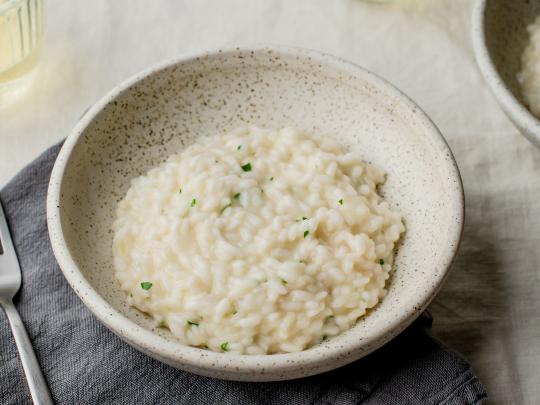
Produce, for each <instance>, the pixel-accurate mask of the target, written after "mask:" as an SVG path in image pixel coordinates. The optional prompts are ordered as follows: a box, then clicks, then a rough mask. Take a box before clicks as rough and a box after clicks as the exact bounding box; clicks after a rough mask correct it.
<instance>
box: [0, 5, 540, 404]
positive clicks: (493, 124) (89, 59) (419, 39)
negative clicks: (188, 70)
mask: <svg viewBox="0 0 540 405" xmlns="http://www.w3.org/2000/svg"><path fill="white" fill-rule="evenodd" d="M45 1H46V11H47V14H48V15H47V17H48V18H47V38H46V47H45V52H44V55H43V59H42V63H41V65H40V67H39V70H38V72H37V78H36V81H35V83H34V85H33V86H32V87H31V89H30V90H29V91H28V93H27V94H25V95H24V96H23V97H22V98H20V99H19V100H18V101H16V102H13V103H11V104H10V105H2V106H0V186H1V185H3V184H5V183H6V182H7V181H8V179H9V178H11V177H12V176H13V175H14V174H15V173H16V172H17V171H18V170H19V169H20V168H22V167H23V166H24V165H25V164H27V163H28V162H30V161H31V160H32V159H33V158H34V157H35V156H37V155H38V154H39V153H40V152H41V151H43V150H44V149H45V148H46V147H48V146H50V145H51V144H53V143H54V142H56V141H58V140H60V139H61V138H63V137H65V136H66V135H67V134H68V132H69V131H70V129H71V128H72V126H73V125H74V124H75V122H76V121H77V119H78V117H79V116H80V115H81V113H82V112H83V111H84V110H85V108H86V107H88V106H89V105H91V104H92V103H93V102H95V101H96V100H97V99H99V98H100V97H101V96H102V95H103V94H104V93H105V92H106V91H107V90H109V89H110V88H111V87H112V86H113V85H115V84H116V83H117V82H119V81H121V80H123V79H125V78H127V77H129V76H130V75H132V74H133V73H135V72H137V71H139V70H141V69H143V68H146V67H148V66H150V65H152V64H154V63H156V62H159V61H161V60H164V59H168V58H172V57H176V56H178V55H180V54H183V53H192V52H197V51H200V50H202V49H214V48H218V47H222V46H231V45H238V44H250V43H277V44H288V45H296V46H302V47H308V48H313V49H318V50H321V51H325V52H328V53H332V54H335V55H338V56H341V57H343V58H346V59H349V60H351V61H354V62H357V63H359V64H360V65H363V66H365V67H367V68H369V69H371V70H373V71H375V72H377V73H379V74H380V75H382V76H383V77H385V78H387V79H388V80H390V81H391V82H393V83H394V84H396V85H397V86H398V87H400V88H401V89H402V90H404V91H405V92H406V93H408V94H409V95H410V96H411V97H412V98H413V99H415V100H416V101H417V102H418V104H419V105H420V106H421V107H422V108H424V109H425V110H426V111H427V113H428V114H429V115H430V116H431V117H432V118H433V120H434V121H435V122H436V124H437V125H438V126H439V127H440V129H441V130H442V132H443V134H444V135H445V136H446V138H447V140H448V142H449V144H450V146H451V147H452V149H453V151H454V152H455V155H456V158H457V160H458V164H459V166H460V168H461V173H462V176H463V180H464V183H465V191H466V196H467V221H466V227H465V235H464V240H463V244H462V247H461V253H460V255H459V258H458V261H457V264H456V266H455V267H454V271H453V273H452V275H451V277H450V279H449V280H448V282H447V284H446V285H445V287H444V288H443V290H442V292H441V293H440V295H439V296H438V298H437V299H436V300H435V302H434V303H433V304H432V306H431V310H432V312H433V314H434V316H435V324H434V330H435V334H436V335H437V336H439V337H440V338H441V339H443V340H444V341H445V342H447V343H448V344H449V345H450V346H452V347H454V348H455V349H457V350H459V351H460V352H461V353H463V354H464V355H465V356H466V357H467V358H468V359H469V360H470V361H471V363H472V365H473V368H474V370H475V371H476V372H477V373H478V375H479V376H480V378H481V379H482V381H483V382H484V383H485V385H486V386H487V389H488V391H489V394H490V397H491V400H490V401H489V403H497V404H499V403H500V404H511V403H515V404H538V403H540V269H539V267H540V203H539V199H540V150H538V149H535V148H534V147H533V146H532V145H531V144H529V143H528V142H527V141H526V140H525V139H524V138H522V137H521V136H519V134H518V132H517V130H516V129H515V128H514V127H513V126H512V125H511V124H510V122H509V121H508V120H507V119H506V117H505V116H504V115H503V113H502V112H501V110H500V109H499V107H498V105H497V104H496V102H495V100H494V98H493V96H492V95H491V94H490V92H489V91H488V89H487V87H486V85H485V84H484V82H483V81H482V78H481V76H480V74H479V72H478V69H477V67H476V65H475V61H474V57H473V53H472V49H471V41H470V12H471V6H472V2H471V1H469V0H401V1H400V0H396V1H395V3H396V5H376V4H369V3H366V2H363V1H361V0H295V1H290V0H289V1H288V0H281V1H272V0H257V1H254V0H251V1H248V0H244V1H240V0H221V1H210V0H198V1H196V0H192V1H187V0H186V1H172V0H171V1H148V0H114V1H113V0H110V1H106V0H98V1H96V0H93V1H82V0H56V1H55V0H45ZM509 1H510V0H509Z"/></svg>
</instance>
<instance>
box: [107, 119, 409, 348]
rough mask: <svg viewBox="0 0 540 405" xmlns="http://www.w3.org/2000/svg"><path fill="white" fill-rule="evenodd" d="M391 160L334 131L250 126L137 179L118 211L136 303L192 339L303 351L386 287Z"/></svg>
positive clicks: (395, 233)
mask: <svg viewBox="0 0 540 405" xmlns="http://www.w3.org/2000/svg"><path fill="white" fill-rule="evenodd" d="M383 181H384V173H383V172H382V171H381V170H380V169H378V168H377V167H375V166H372V165H370V164H366V163H365V162H363V161H362V160H361V159H359V158H358V156H357V155H355V154H353V153H348V152H346V151H345V150H344V148H343V147H341V146H340V145H338V144H336V143H335V142H334V141H330V140H329V139H317V138H314V137H310V136H308V135H306V134H304V133H302V132H299V131H296V130H293V129H282V130H280V131H272V130H267V129H261V128H255V127H249V128H242V129H239V130H236V131H234V132H232V133H230V134H227V135H219V136H213V137H209V138H206V139H204V140H202V141H201V142H200V143H197V144H194V145H192V146H190V147H188V148H186V149H185V150H184V151H182V152H181V153H179V154H177V155H173V156H171V157H170V158H169V159H168V160H167V162H166V163H164V164H162V165H161V166H159V167H157V168H154V169H152V170H150V171H149V172H148V173H147V174H145V175H143V176H141V177H138V178H136V179H134V180H133V181H132V183H131V187H130V189H129V191H128V192H127V194H126V196H125V198H124V199H123V200H122V201H121V202H120V203H119V205H118V209H117V218H116V221H115V222H114V225H113V230H114V243H113V254H114V264H115V268H116V277H117V279H118V280H119V282H120V286H121V288H122V290H124V291H125V292H127V293H128V298H127V300H128V303H129V304H130V305H132V306H135V307H136V308H138V309H140V310H141V311H144V312H146V313H148V314H150V315H151V316H152V317H153V319H154V320H155V322H156V326H160V327H167V328H169V329H170V331H171V332H172V333H173V334H174V335H175V336H176V337H177V338H178V339H179V340H180V341H181V342H183V343H184V344H186V345H191V346H197V347H202V348H207V349H210V350H214V351H218V352H229V353H242V354H270V353H283V352H297V351H300V350H303V349H306V348H308V347H310V346H312V345H314V344H317V343H319V342H321V341H323V340H325V339H327V338H329V337H331V336H335V335H337V334H339V333H341V332H343V331H345V330H347V329H349V328H351V327H352V326H353V325H354V324H355V323H356V322H357V320H358V319H359V318H360V317H362V316H363V315H364V314H365V313H366V310H367V309H368V308H373V307H374V306H375V305H377V303H378V302H379V300H380V299H381V298H383V297H384V295H385V293H386V290H385V282H386V280H387V279H388V277H389V272H390V270H391V268H392V262H393V257H394V246H395V244H396V242H397V241H398V239H399V238H400V235H401V234H402V233H403V232H404V230H405V228H404V226H403V223H402V218H401V215H400V214H399V213H398V212H396V211H393V210H391V209H390V207H389V205H388V203H387V202H385V201H384V200H383V199H382V198H381V197H380V196H379V195H378V193H377V186H378V185H379V184H381V183H383Z"/></svg>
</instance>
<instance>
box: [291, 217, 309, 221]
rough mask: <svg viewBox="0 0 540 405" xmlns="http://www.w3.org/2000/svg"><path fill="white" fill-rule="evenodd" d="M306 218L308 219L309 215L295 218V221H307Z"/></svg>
mask: <svg viewBox="0 0 540 405" xmlns="http://www.w3.org/2000/svg"><path fill="white" fill-rule="evenodd" d="M306 219H308V218H307V217H302V218H298V219H295V220H294V221H295V222H300V221H305V220H306Z"/></svg>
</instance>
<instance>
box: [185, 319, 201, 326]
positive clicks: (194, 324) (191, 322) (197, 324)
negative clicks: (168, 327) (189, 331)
mask: <svg viewBox="0 0 540 405" xmlns="http://www.w3.org/2000/svg"><path fill="white" fill-rule="evenodd" d="M187 324H188V325H189V326H199V323H198V322H193V321H190V320H189V319H188V321H187Z"/></svg>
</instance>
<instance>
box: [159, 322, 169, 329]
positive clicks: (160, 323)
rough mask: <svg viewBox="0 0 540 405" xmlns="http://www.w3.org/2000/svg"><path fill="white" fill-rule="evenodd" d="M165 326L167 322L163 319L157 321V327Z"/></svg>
mask: <svg viewBox="0 0 540 405" xmlns="http://www.w3.org/2000/svg"><path fill="white" fill-rule="evenodd" d="M166 327H167V322H165V321H159V323H158V328H166Z"/></svg>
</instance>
